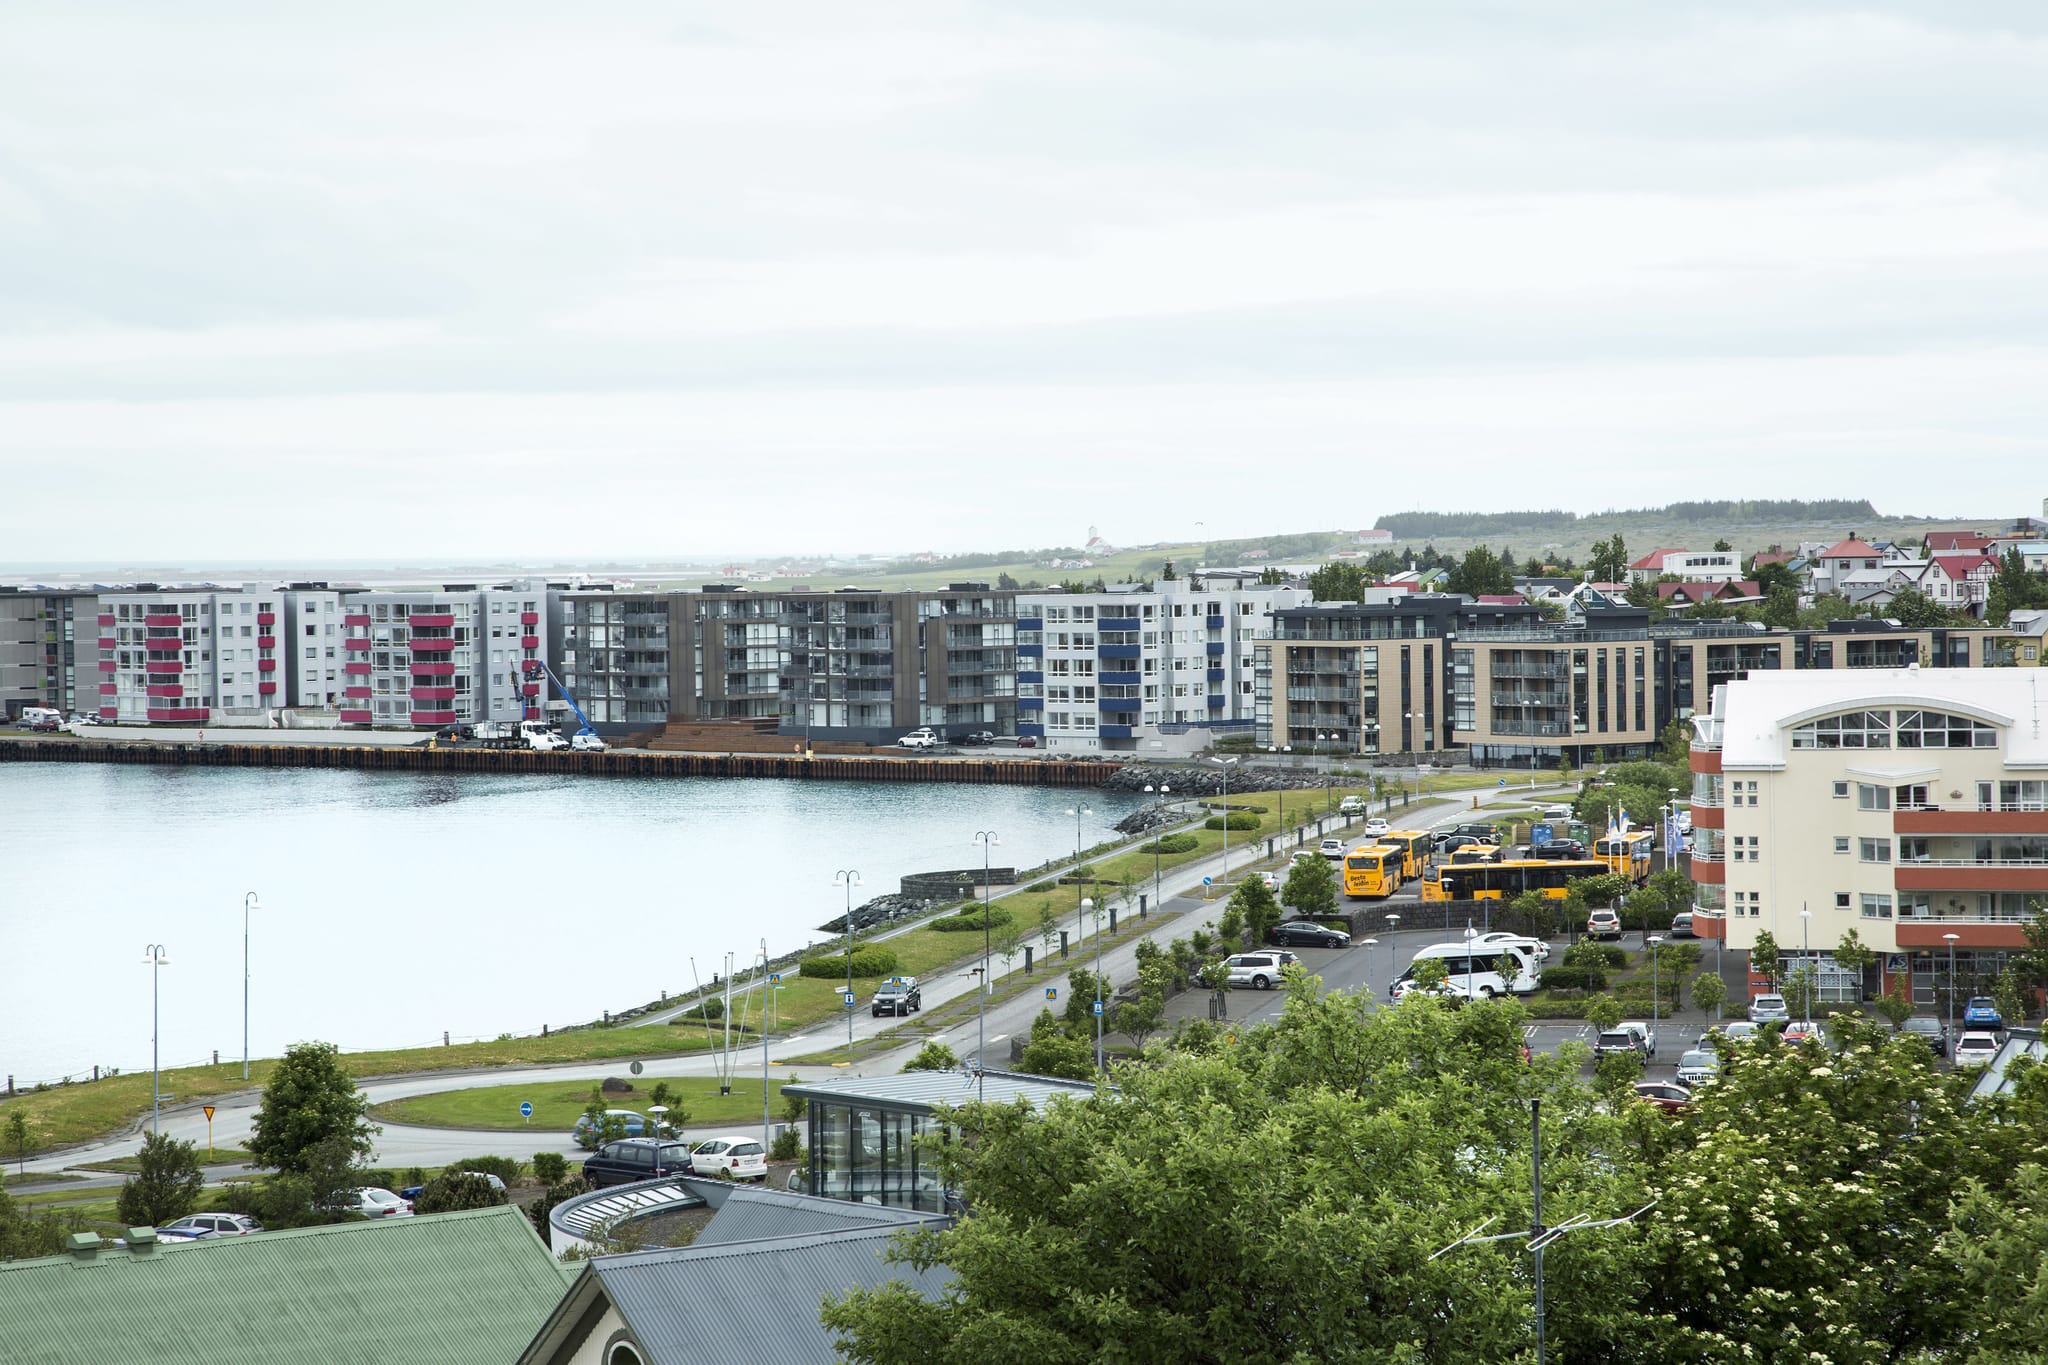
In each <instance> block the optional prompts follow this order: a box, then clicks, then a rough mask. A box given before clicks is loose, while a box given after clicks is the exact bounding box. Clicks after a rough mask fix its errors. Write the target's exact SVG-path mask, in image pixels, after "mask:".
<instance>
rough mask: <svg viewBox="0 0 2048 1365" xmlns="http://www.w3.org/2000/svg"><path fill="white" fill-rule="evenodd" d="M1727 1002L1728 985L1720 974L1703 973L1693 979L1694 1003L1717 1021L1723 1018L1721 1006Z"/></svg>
mask: <svg viewBox="0 0 2048 1365" xmlns="http://www.w3.org/2000/svg"><path fill="white" fill-rule="evenodd" d="M1727 1001H1728V983H1727V982H1726V981H1723V980H1722V979H1721V974H1720V973H1719V972H1701V973H1700V974H1699V975H1698V976H1696V977H1694V978H1693V979H1692V1003H1693V1004H1695V1005H1697V1006H1698V1007H1699V1008H1701V1009H1703V1010H1705V1011H1707V1012H1708V1013H1709V1014H1711V1015H1713V1016H1714V1017H1715V1018H1716V1019H1719V1018H1720V1017H1721V1006H1722V1005H1724V1004H1726V1003H1727Z"/></svg>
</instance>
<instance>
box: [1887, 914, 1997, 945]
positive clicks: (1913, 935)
mask: <svg viewBox="0 0 2048 1365" xmlns="http://www.w3.org/2000/svg"><path fill="white" fill-rule="evenodd" d="M1898 926H1899V946H1900V947H1901V948H1946V947H1948V940H1947V939H1945V938H1943V937H1942V935H1943V934H1954V935H1955V936H1956V947H1958V948H2024V947H2026V946H2027V930H2026V926H2025V925H2024V924H2019V923H2012V924H1987V923H1985V922H1984V921H1982V920H1954V919H1902V920H1900V921H1898Z"/></svg>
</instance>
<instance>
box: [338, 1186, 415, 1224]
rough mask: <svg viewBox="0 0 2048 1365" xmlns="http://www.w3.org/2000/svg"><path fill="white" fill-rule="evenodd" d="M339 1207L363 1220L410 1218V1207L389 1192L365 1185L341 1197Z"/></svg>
mask: <svg viewBox="0 0 2048 1365" xmlns="http://www.w3.org/2000/svg"><path fill="white" fill-rule="evenodd" d="M341 1207H342V1208H343V1209H345V1210H347V1211H348V1212H350V1213H360V1214H361V1215H363V1217H365V1218H410V1217H412V1205H410V1204H408V1203H406V1202H405V1201H404V1200H403V1199H400V1198H399V1197H398V1196H397V1195H395V1194H393V1193H392V1192H391V1191H390V1190H387V1189H383V1188H381V1187H379V1186H376V1185H366V1186H364V1187H363V1188H362V1189H359V1190H353V1191H350V1192H349V1193H348V1194H345V1195H343V1196H342V1197H341Z"/></svg>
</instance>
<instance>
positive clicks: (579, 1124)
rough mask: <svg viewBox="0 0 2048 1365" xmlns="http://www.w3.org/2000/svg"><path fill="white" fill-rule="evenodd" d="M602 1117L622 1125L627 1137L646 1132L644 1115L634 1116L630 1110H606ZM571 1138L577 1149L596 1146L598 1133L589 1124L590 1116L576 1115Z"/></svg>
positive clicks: (594, 1127) (592, 1125)
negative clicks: (614, 1120) (617, 1121)
mask: <svg viewBox="0 0 2048 1365" xmlns="http://www.w3.org/2000/svg"><path fill="white" fill-rule="evenodd" d="M604 1116H605V1117H606V1118H608V1119H617V1120H619V1122H620V1123H622V1124H624V1125H625V1134H626V1136H627V1137H639V1136H641V1135H642V1134H643V1133H645V1132H646V1131H647V1117H646V1115H644V1114H636V1113H634V1112H633V1111H632V1110H630V1109H607V1110H605V1111H604ZM571 1136H573V1137H574V1138H575V1139H576V1145H577V1146H579V1147H585V1148H591V1147H595V1146H597V1142H598V1131H597V1128H596V1126H595V1125H594V1124H592V1123H591V1121H590V1115H588V1114H579V1115H577V1118H576V1127H575V1130H574V1132H573V1133H572V1134H571Z"/></svg>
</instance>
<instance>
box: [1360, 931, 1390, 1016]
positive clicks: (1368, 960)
mask: <svg viewBox="0 0 2048 1365" xmlns="http://www.w3.org/2000/svg"><path fill="white" fill-rule="evenodd" d="M1363 943H1364V945H1365V993H1366V996H1367V997H1368V998H1369V999H1371V1000H1372V1001H1373V1002H1374V1003H1375V1004H1377V1003H1378V1002H1379V997H1378V996H1377V995H1374V994H1373V989H1372V950H1373V949H1375V948H1377V947H1379V946H1380V941H1379V940H1378V939H1376V938H1369V939H1365V940H1363ZM1393 955H1394V954H1393V949H1392V948H1391V947H1389V948H1388V950H1387V956H1388V957H1390V958H1391V957H1392V956H1393Z"/></svg>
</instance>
